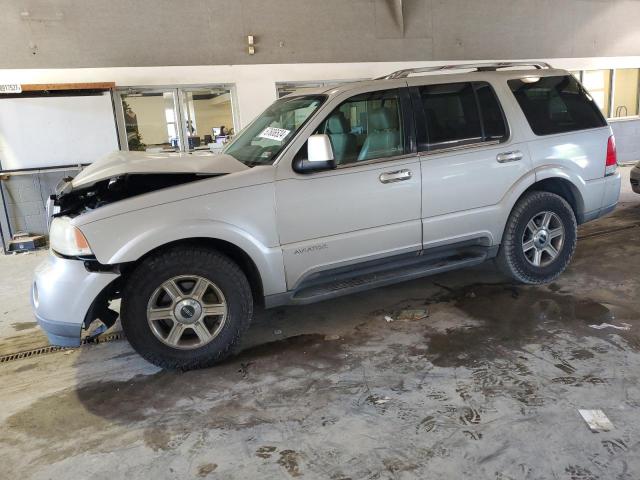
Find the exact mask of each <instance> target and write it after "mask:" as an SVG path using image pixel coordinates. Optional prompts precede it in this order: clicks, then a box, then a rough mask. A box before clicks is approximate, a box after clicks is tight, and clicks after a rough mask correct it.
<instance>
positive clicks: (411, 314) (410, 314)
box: [398, 308, 429, 321]
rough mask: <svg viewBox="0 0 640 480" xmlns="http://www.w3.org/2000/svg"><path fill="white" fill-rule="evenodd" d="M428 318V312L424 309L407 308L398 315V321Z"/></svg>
mask: <svg viewBox="0 0 640 480" xmlns="http://www.w3.org/2000/svg"><path fill="white" fill-rule="evenodd" d="M428 316H429V311H428V310H427V309H426V308H409V309H407V310H402V311H401V312H400V314H399V315H398V320H405V321H407V320H410V321H413V320H422V319H423V318H427V317H428Z"/></svg>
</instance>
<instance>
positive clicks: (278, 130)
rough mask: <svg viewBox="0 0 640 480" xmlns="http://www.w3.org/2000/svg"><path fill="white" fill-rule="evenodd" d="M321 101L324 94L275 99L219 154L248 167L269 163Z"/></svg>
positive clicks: (323, 98)
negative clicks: (228, 156)
mask: <svg viewBox="0 0 640 480" xmlns="http://www.w3.org/2000/svg"><path fill="white" fill-rule="evenodd" d="M324 100H325V97H324V95H307V96H300V97H285V98H282V99H280V100H277V101H276V102H275V103H274V104H273V105H271V106H270V107H269V108H267V109H266V110H265V111H264V112H263V113H262V114H261V115H260V116H258V117H257V118H256V119H255V120H254V121H253V122H251V124H250V125H249V126H248V127H247V128H245V129H244V130H242V131H241V132H240V133H239V134H238V136H237V138H236V139H235V140H234V141H233V142H231V143H230V144H229V145H228V146H227V147H226V148H225V149H224V150H223V152H222V153H226V154H227V155H231V156H232V157H234V158H235V159H236V160H238V161H240V162H242V163H244V164H245V165H248V166H250V167H254V166H256V165H271V164H272V163H273V162H274V161H275V159H276V157H277V156H278V154H279V153H280V152H281V151H282V149H283V148H284V147H285V145H287V144H288V143H289V142H290V141H291V139H293V137H294V136H295V134H296V133H297V132H298V130H300V128H301V127H302V125H304V124H305V122H306V121H307V120H308V119H309V118H310V117H311V115H312V114H313V113H314V112H315V111H316V110H317V109H318V108H319V107H320V105H322V103H323V102H324Z"/></svg>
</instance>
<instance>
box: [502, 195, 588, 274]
mask: <svg viewBox="0 0 640 480" xmlns="http://www.w3.org/2000/svg"><path fill="white" fill-rule="evenodd" d="M577 236H578V235H577V222H576V217H575V215H574V213H573V209H572V208H571V206H570V205H569V204H568V203H567V201H566V200H565V199H563V198H562V197H560V196H559V195H556V194H554V193H551V192H538V191H534V192H529V193H527V194H525V195H524V196H523V197H522V198H521V199H520V200H519V201H518V203H517V204H516V206H515V207H514V208H513V210H512V212H511V215H510V216H509V220H508V221H507V225H506V228H505V232H504V235H503V238H502V245H501V246H500V251H499V253H498V257H497V264H498V266H499V267H500V269H501V270H502V271H503V272H504V273H505V274H507V275H509V276H510V277H512V278H513V279H514V280H516V281H519V282H522V283H529V284H540V283H547V282H550V281H552V280H554V279H555V278H557V277H558V276H559V275H560V274H561V273H562V272H563V271H564V270H565V269H566V268H567V265H568V264H569V262H570V261H571V258H572V256H573V253H574V251H575V248H576V240H577Z"/></svg>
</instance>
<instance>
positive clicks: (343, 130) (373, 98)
mask: <svg viewBox="0 0 640 480" xmlns="http://www.w3.org/2000/svg"><path fill="white" fill-rule="evenodd" d="M315 133H321V134H326V135H328V136H329V139H330V141H331V146H332V147H333V156H334V158H335V160H336V163H337V164H338V165H341V164H342V165H343V164H349V163H355V162H361V161H366V160H373V159H381V158H389V157H395V156H397V155H402V154H403V153H405V138H404V126H403V121H402V108H401V99H400V92H399V91H398V90H386V91H381V92H370V93H363V94H360V95H356V96H354V97H351V98H350V99H349V100H347V101H345V102H343V103H342V104H340V105H339V106H338V107H337V108H336V109H335V110H334V111H333V112H331V113H330V114H329V115H328V116H327V118H326V119H325V120H324V121H323V122H322V123H321V124H320V126H319V127H318V129H317V130H316V132H315Z"/></svg>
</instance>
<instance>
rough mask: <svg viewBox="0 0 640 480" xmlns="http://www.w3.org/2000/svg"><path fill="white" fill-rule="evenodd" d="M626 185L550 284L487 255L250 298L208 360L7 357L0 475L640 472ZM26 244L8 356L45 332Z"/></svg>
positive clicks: (15, 283) (636, 203)
mask: <svg viewBox="0 0 640 480" xmlns="http://www.w3.org/2000/svg"><path fill="white" fill-rule="evenodd" d="M625 175H628V169H625ZM625 182H628V180H625ZM624 185H625V187H626V185H628V183H624ZM621 200H622V202H623V203H622V204H621V206H620V207H619V209H618V210H616V212H614V213H613V214H612V215H610V216H608V217H606V218H604V219H601V220H599V221H597V222H593V223H591V224H588V225H585V226H583V227H581V229H580V237H581V238H580V240H579V242H578V249H577V253H576V256H575V258H574V261H573V262H572V264H571V266H570V267H569V269H568V271H567V272H566V273H565V274H564V275H563V276H561V277H560V279H559V280H558V281H557V282H555V283H553V284H551V285H547V286H543V287H524V286H518V285H511V284H509V283H506V281H505V279H504V278H502V277H500V276H499V275H498V274H497V273H496V272H495V271H494V269H493V267H492V265H491V264H487V265H483V266H481V267H477V268H474V269H470V270H466V271H458V272H452V273H449V274H444V275H438V276H436V277H430V278H426V279H422V280H418V281H414V282H409V283H405V284H401V285H397V286H393V287H388V288H384V289H379V290H374V291H371V292H367V293H363V294H358V295H354V296H351V297H345V298H342V299H338V300H335V301H330V302H326V303H320V304H315V305H311V306H307V307H290V308H281V309H277V310H273V311H268V312H258V315H257V318H256V321H255V322H254V324H253V326H252V328H251V330H250V332H249V335H248V337H247V340H246V342H245V349H244V351H243V352H242V353H241V354H240V356H239V357H237V358H234V359H232V360H230V361H228V362H227V363H225V364H224V365H221V366H218V367H215V368H212V369H209V370H203V371H195V372H187V373H173V372H161V371H159V370H158V369H157V368H155V367H153V366H152V365H150V364H148V363H146V362H145V361H144V360H142V359H141V358H140V357H138V356H137V355H136V354H135V353H134V352H133V351H132V350H131V348H130V347H129V345H128V344H127V342H126V341H116V342H111V343H104V344H99V345H89V346H86V347H82V348H79V349H76V350H71V351H65V352H58V353H52V354H48V355H44V356H40V357H37V358H31V359H24V360H19V361H13V362H8V363H3V364H0V385H2V388H1V390H0V405H1V406H2V408H0V431H1V432H2V435H0V458H2V461H1V466H0V478H7V479H14V478H34V479H49V478H92V479H96V480H97V479H109V480H114V479H119V478H157V479H165V478H176V479H177V478H180V479H182V478H205V477H206V478H223V479H249V478H265V479H271V478H290V477H300V478H314V479H315V478H322V479H332V480H338V479H343V480H344V479H347V478H350V479H354V480H355V479H363V478H367V479H387V478H389V479H399V478H422V479H431V478H434V479H435V478H452V479H454V478H455V479H462V478H473V479H478V478H483V479H484V478H491V479H497V480H507V479H528V480H529V479H550V478H553V479H575V480H578V479H579V480H586V479H597V478H599V479H637V478H640V457H639V456H638V453H639V452H640V437H639V436H638V435H639V429H640V416H639V413H640V383H639V378H638V376H639V373H638V372H639V371H640V370H639V367H640V319H639V318H638V312H640V298H639V296H638V294H639V293H640V283H639V279H638V275H637V273H636V272H637V270H638V269H640V228H638V227H640V196H635V195H633V194H631V193H629V192H628V191H625V192H624V193H623V197H622V199H621ZM37 260H38V258H37V256H36V255H29V256H15V257H4V258H0V268H1V269H2V272H3V277H4V279H3V280H2V282H0V305H1V307H0V337H1V338H2V341H1V342H0V347H2V348H3V349H4V353H8V351H17V349H18V350H19V349H20V348H25V347H28V348H31V347H33V346H36V345H39V344H41V342H42V337H41V335H40V333H39V331H38V330H37V329H34V328H32V327H33V325H31V323H32V319H31V315H30V311H29V306H28V296H27V295H26V293H25V294H22V295H19V296H16V291H26V289H27V287H28V285H29V277H30V271H31V270H32V268H33V265H34V264H35V263H36V261H37ZM5 272H6V273H5ZM16 289H17V290H16ZM425 315H426V318H419V317H423V316H425ZM385 317H389V318H390V319H392V320H393V321H390V322H389V321H387V319H385ZM602 323H610V324H614V325H617V326H624V324H629V326H630V327H629V330H618V329H615V328H611V327H608V328H604V329H595V328H593V327H591V325H600V324H602ZM580 408H588V409H596V408H597V409H602V410H604V412H605V413H606V414H607V416H608V417H609V419H610V420H611V421H612V422H613V424H614V426H615V428H614V429H613V430H612V431H611V432H607V433H599V434H594V433H591V432H590V431H589V429H588V428H587V425H586V424H585V422H584V421H583V420H582V419H581V418H580V416H579V415H578V409H580Z"/></svg>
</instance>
